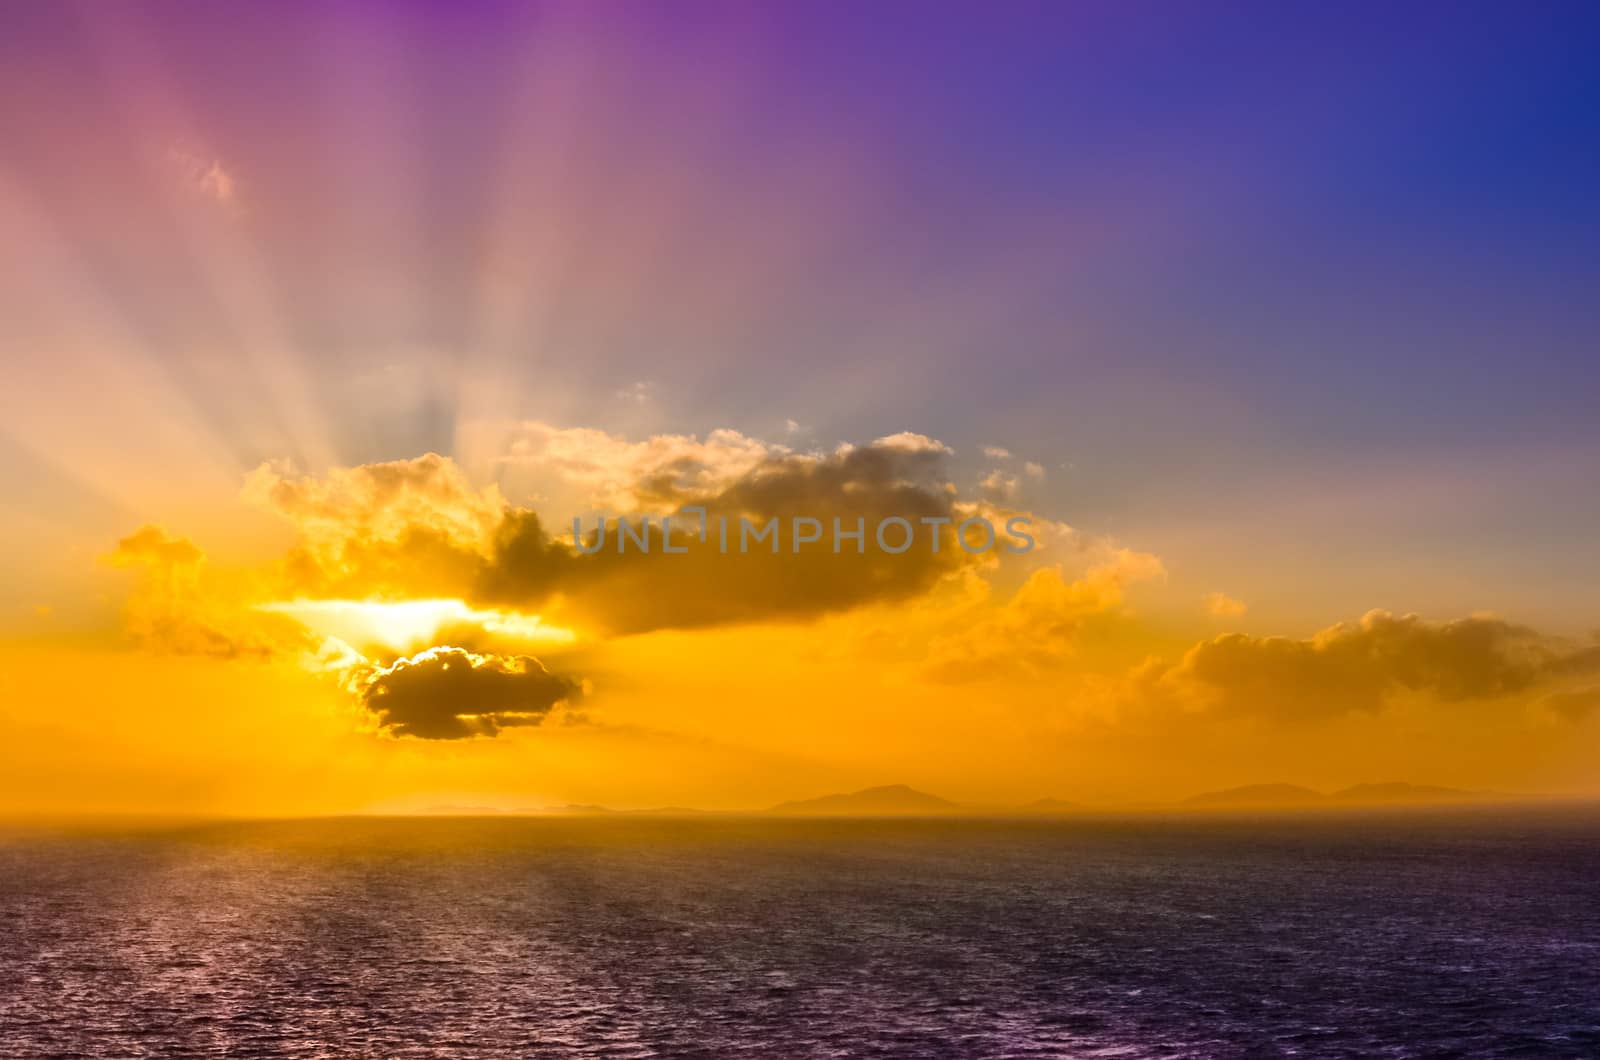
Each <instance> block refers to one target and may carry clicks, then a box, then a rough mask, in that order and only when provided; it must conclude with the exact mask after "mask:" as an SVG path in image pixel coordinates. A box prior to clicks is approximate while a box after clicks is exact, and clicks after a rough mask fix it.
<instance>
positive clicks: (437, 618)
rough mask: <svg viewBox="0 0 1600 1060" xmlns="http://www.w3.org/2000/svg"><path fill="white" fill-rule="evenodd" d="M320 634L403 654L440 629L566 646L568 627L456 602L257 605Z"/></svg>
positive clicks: (570, 639) (570, 634) (431, 638)
mask: <svg viewBox="0 0 1600 1060" xmlns="http://www.w3.org/2000/svg"><path fill="white" fill-rule="evenodd" d="M260 609H261V610H263V611H271V612H274V613H276V614H283V615H288V616H289V617H290V618H293V619H295V620H296V621H299V622H301V623H304V624H305V625H306V626H307V627H308V628H310V629H312V630H315V631H316V632H318V633H321V634H323V635H324V636H329V637H336V638H338V639H339V640H341V641H343V642H345V643H346V644H350V645H353V646H357V647H359V646H362V645H370V644H378V645H382V646H383V647H386V648H390V649H392V650H394V651H396V652H406V651H410V650H413V649H415V648H417V647H419V646H427V645H430V644H432V643H433V641H434V640H435V638H436V637H437V636H438V634H439V632H440V631H441V630H445V629H449V628H451V627H454V626H477V627H479V628H480V629H483V630H484V631H485V632H488V633H492V634H495V635H498V636H501V637H506V638H509V639H512V640H519V641H526V642H529V643H531V644H540V645H553V644H571V643H572V642H573V641H575V640H576V639H577V635H576V634H575V633H574V632H573V631H572V630H570V629H563V628H562V627H560V626H551V625H546V624H545V623H544V622H543V621H541V620H540V618H539V616H538V615H524V614H519V613H517V612H515V611H499V610H480V609H478V608H474V607H470V606H468V605H467V604H466V603H464V602H463V601H461V600H395V601H374V600H292V601H286V602H281V603H271V604H262V605H261V607H260Z"/></svg>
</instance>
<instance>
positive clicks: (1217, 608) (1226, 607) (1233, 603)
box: [1205, 592, 1250, 618]
mask: <svg viewBox="0 0 1600 1060" xmlns="http://www.w3.org/2000/svg"><path fill="white" fill-rule="evenodd" d="M1205 606H1206V614H1208V615H1211V616H1212V617H1213V618H1238V617H1239V616H1240V615H1242V614H1244V613H1245V612H1246V611H1248V610H1250V605H1249V604H1247V603H1245V602H1244V601H1243V600H1238V599H1235V598H1234V597H1231V596H1229V595H1228V594H1227V593H1223V592H1216V593H1207V594H1206V598H1205Z"/></svg>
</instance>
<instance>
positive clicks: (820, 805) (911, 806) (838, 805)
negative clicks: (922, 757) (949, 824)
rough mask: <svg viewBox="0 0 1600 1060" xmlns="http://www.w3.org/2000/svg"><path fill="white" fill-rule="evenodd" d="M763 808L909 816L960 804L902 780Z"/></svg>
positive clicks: (953, 808) (941, 811)
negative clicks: (918, 789) (911, 786)
mask: <svg viewBox="0 0 1600 1060" xmlns="http://www.w3.org/2000/svg"><path fill="white" fill-rule="evenodd" d="M767 812H768V813H781V814H796V815H806V814H811V815H818V816H840V817H845V816H862V817H909V816H920V815H926V814H945V813H960V812H962V808H961V807H960V806H958V805H956V804H955V803H953V802H951V801H950V800H949V799H941V798H940V797H939V796H937V795H929V794H928V793H927V792H925V791H917V790H916V789H915V788H910V787H907V786H906V785H904V784H887V785H883V786H881V787H875V788H862V789H861V790H860V791H852V792H848V793H839V794H833V795H821V796H818V797H817V798H814V799H800V800H797V801H794V802H780V803H779V804H778V805H776V806H774V807H772V809H770V810H768V811H767Z"/></svg>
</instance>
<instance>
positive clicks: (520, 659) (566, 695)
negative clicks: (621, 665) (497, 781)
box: [355, 648, 580, 740]
mask: <svg viewBox="0 0 1600 1060" xmlns="http://www.w3.org/2000/svg"><path fill="white" fill-rule="evenodd" d="M355 684H356V688H357V693H358V695H359V696H360V699H361V703H362V705H363V706H365V707H366V708H367V709H368V710H370V711H371V712H372V714H373V715H374V717H375V718H376V719H377V721H378V725H379V726H380V727H381V728H382V729H383V730H385V731H386V732H389V733H391V734H392V735H395V736H416V737H419V738H421V739H424V740H461V739H466V738H467V737H471V736H497V735H499V733H500V731H501V730H502V729H507V728H512V727H515V726H525V725H538V724H540V723H541V722H543V721H544V720H545V718H546V717H547V716H548V715H549V714H550V712H551V711H552V710H554V709H555V707H556V706H557V704H560V703H563V702H568V701H571V700H572V699H574V698H576V697H577V696H578V695H579V692H580V688H579V685H578V683H577V682H576V681H574V680H572V679H571V678H568V677H564V676H562V675H560V674H553V673H551V672H550V671H549V670H546V669H545V668H544V665H543V664H542V663H541V662H539V660H537V659H534V658H532V657H530V656H526V655H516V656H485V655H474V654H473V653H471V652H468V651H465V650H463V649H461V648H434V649H431V650H429V651H426V652H423V653H422V654H420V655H416V656H413V657H412V658H410V659H401V660H399V661H398V662H396V663H395V664H394V665H392V666H388V667H381V668H374V669H372V670H370V671H368V672H366V673H364V674H362V675H360V676H359V677H358V678H357V679H356V682H355Z"/></svg>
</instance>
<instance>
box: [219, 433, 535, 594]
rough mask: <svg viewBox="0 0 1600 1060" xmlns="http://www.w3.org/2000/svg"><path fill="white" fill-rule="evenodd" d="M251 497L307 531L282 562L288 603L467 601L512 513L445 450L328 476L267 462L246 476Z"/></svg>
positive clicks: (301, 531)
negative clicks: (465, 592) (314, 599)
mask: <svg viewBox="0 0 1600 1060" xmlns="http://www.w3.org/2000/svg"><path fill="white" fill-rule="evenodd" d="M244 496H245V498H246V499H247V500H249V501H251V502H253V503H255V504H257V505H259V506H261V507H263V508H266V509H268V510H270V511H273V512H275V513H277V514H278V515H280V516H282V517H283V518H285V519H287V520H288V521H289V522H291V523H292V524H293V525H294V527H295V529H296V531H297V533H298V539H297V541H296V542H295V545H294V546H293V548H292V549H291V551H290V552H289V554H288V556H286V557H285V559H284V561H283V563H282V564H281V568H282V570H281V576H282V578H283V581H284V585H283V588H282V591H281V593H280V595H288V596H300V595H307V596H321V597H348V598H355V599H365V598H368V597H389V598H403V597H417V596H424V597H428V596H457V595H460V593H461V591H462V589H463V587H465V586H470V585H471V584H472V583H473V581H474V580H475V579H476V578H477V577H478V575H479V571H480V569H481V568H482V566H483V564H484V563H485V562H486V560H487V557H488V555H489V552H490V549H491V547H492V544H493V542H494V541H495V539H496V535H497V534H499V533H500V532H501V530H502V526H503V524H504V522H505V520H506V513H507V511H508V506H507V504H506V502H505V498H504V497H502V496H501V494H500V491H499V490H498V489H497V488H496V487H494V486H488V487H486V488H483V489H478V488H477V487H475V486H473V485H472V484H471V483H470V482H469V481H468V480H467V477H466V475H465V474H464V473H463V472H462V471H461V469H460V468H459V467H457V466H456V464H455V462H454V461H452V460H450V459H449V458H448V457H443V456H439V455H438V454H435V453H428V454H426V455H424V456H420V457H416V458H415V459H412V460H395V461H389V462H386V463H378V464H363V465H361V466H359V467H353V468H335V469H333V470H331V471H329V472H328V473H327V474H326V475H325V476H322V477H320V478H319V477H315V476H300V477H296V476H294V475H293V474H292V473H291V472H290V471H289V469H288V468H287V467H286V466H284V465H281V464H270V463H269V464H263V465H262V466H261V467H259V468H257V469H256V470H255V471H253V472H251V474H250V475H249V476H248V478H247V479H246V482H245V488H244Z"/></svg>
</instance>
